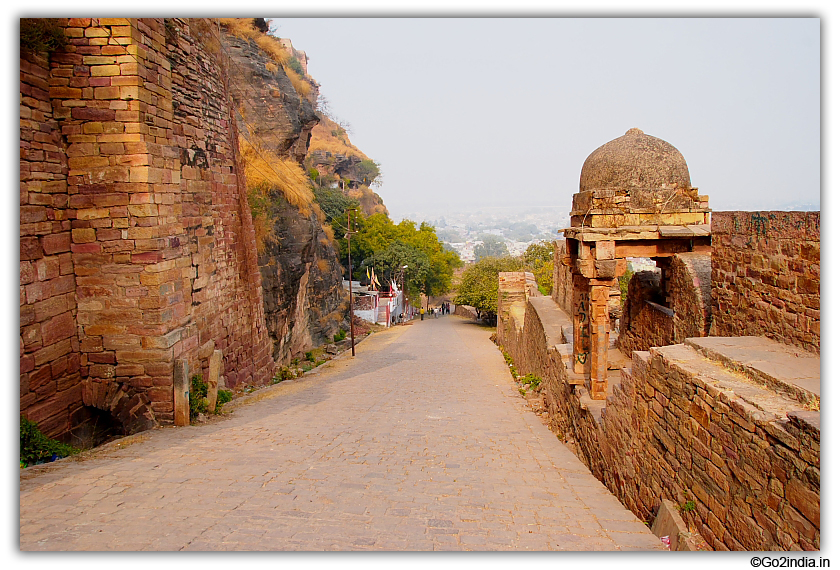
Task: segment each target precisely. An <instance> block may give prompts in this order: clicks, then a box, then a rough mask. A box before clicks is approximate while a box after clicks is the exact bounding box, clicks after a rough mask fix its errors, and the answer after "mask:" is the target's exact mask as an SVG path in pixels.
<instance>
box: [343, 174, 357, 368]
mask: <svg viewBox="0 0 840 570" xmlns="http://www.w3.org/2000/svg"><path fill="white" fill-rule="evenodd" d="M342 184H343V181H342ZM351 210H353V208H350V209H349V210H347V236H346V237H347V272H348V275H347V282H348V283H349V284H350V355H351V356H356V329H355V328H354V327H353V260H352V259H351V258H350V236H351V235H352V234H354V233H356V232H351V231H350V212H351Z"/></svg>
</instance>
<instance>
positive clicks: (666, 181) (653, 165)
mask: <svg viewBox="0 0 840 570" xmlns="http://www.w3.org/2000/svg"><path fill="white" fill-rule="evenodd" d="M708 212H709V207H708V197H706V196H699V195H698V193H697V188H694V187H692V186H691V177H690V176H689V173H688V165H687V164H686V161H685V158H684V157H683V155H682V154H681V153H680V151H678V150H677V149H676V148H675V147H674V146H673V145H671V144H670V143H668V142H666V141H664V140H662V139H658V138H656V137H652V136H650V135H646V134H645V133H644V132H642V130H641V129H635V128H634V129H630V130H629V131H627V132H626V133H625V134H624V136H621V137H618V138H617V139H614V140H611V141H610V142H608V143H606V144H605V145H602V146H601V147H599V148H597V149H596V150H595V151H594V152H592V154H590V155H589V157H588V158H587V159H586V161H585V162H584V163H583V168H581V172H580V189H579V191H578V193H577V194H575V195H574V197H573V200H572V212H571V216H572V226H577V227H606V228H615V227H621V226H639V225H652V224H655V225H685V224H703V223H706V222H708V219H707V216H706V213H708Z"/></svg>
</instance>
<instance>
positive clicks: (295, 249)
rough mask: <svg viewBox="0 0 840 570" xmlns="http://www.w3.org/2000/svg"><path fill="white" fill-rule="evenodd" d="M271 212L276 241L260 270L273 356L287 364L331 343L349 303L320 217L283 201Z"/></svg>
mask: <svg viewBox="0 0 840 570" xmlns="http://www.w3.org/2000/svg"><path fill="white" fill-rule="evenodd" d="M272 214H273V216H274V218H275V220H276V223H275V227H274V231H275V235H276V240H270V241H269V242H268V243H267V244H266V248H265V252H264V253H262V254H261V255H260V256H259V266H260V273H261V274H262V281H263V298H264V299H265V318H266V326H267V327H268V330H269V334H270V335H271V337H272V339H273V341H274V352H273V356H274V359H275V360H276V361H277V362H279V363H282V364H288V363H289V361H290V360H291V359H292V358H300V357H302V356H303V354H304V353H305V352H306V351H307V350H309V349H310V348H312V347H313V346H317V345H320V344H323V343H324V342H327V341H329V340H331V338H332V336H333V335H334V334H336V333H337V332H338V330H339V328H340V327H341V325H342V323H343V322H344V320H345V317H344V311H345V309H346V308H347V300H346V298H345V295H344V294H343V290H342V288H341V278H342V277H341V266H340V265H339V263H338V258H337V257H336V253H335V249H334V248H333V246H332V243H331V242H330V240H329V239H328V238H327V236H326V235H325V234H324V230H323V229H322V228H321V224H320V223H319V222H318V219H317V217H316V215H315V214H314V213H313V214H311V215H310V216H309V217H306V216H303V215H301V213H300V212H299V211H298V209H297V208H295V207H293V206H291V205H289V204H288V203H287V202H285V201H283V200H277V201H276V203H275V207H274V210H273V212H272ZM344 328H345V329H347V328H349V323H347V324H345V325H344Z"/></svg>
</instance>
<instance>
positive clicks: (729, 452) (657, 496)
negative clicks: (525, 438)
mask: <svg viewBox="0 0 840 570" xmlns="http://www.w3.org/2000/svg"><path fill="white" fill-rule="evenodd" d="M716 215H717V214H716ZM738 215H741V216H743V217H744V218H745V219H751V214H749V213H739V214H738ZM800 215H801V216H803V217H804V218H807V217H808V216H810V214H800ZM742 219H743V218H742ZM817 247H818V245H817ZM717 251H718V248H715V252H717ZM728 256H729V253H725V254H724V259H729V257H728ZM712 267H713V268H714V267H715V265H714V262H712ZM697 271H698V270H697V268H694V270H692V271H688V270H686V272H685V275H684V276H683V277H681V278H680V279H679V281H680V282H685V284H686V285H687V284H689V283H690V284H691V289H692V295H688V294H687V293H686V294H685V299H684V302H685V303H688V306H692V307H694V309H695V310H694V313H696V314H695V315H694V316H695V317H696V318H694V319H693V320H691V321H690V323H689V324H688V325H686V326H689V325H690V326H689V328H697V327H700V325H701V323H705V322H708V318H707V314H708V310H706V312H705V313H704V311H703V309H702V307H704V306H705V307H708V300H704V298H703V295H702V294H701V295H699V296H698V295H697V294H695V293H696V291H695V289H696V287H695V285H696V284H695V283H694V280H695V278H699V279H701V280H702V275H700V276H698V274H697ZM699 271H700V273H701V274H702V273H703V270H702V268H701V269H700V270H699ZM691 275H693V277H692V278H691V279H688V278H687V276H691ZM753 279H755V278H753ZM517 283H523V284H524V280H522V279H520V280H517V279H514V278H512V276H505V280H504V286H505V288H506V289H508V290H507V291H506V298H507V299H509V300H511V301H512V302H509V303H507V305H508V308H507V310H505V311H502V310H501V308H500V312H499V323H498V330H497V341H498V343H499V344H500V346H501V348H503V350H505V351H506V352H507V353H508V354H510V355H511V356H512V357H513V359H514V362H515V365H516V367H517V369H518V371H519V373H520V374H526V373H529V372H532V373H534V374H536V375H538V376H540V377H541V378H542V379H543V382H542V395H543V398H544V401H545V404H546V408H547V409H548V411H549V416H548V423H549V425H550V427H551V428H552V429H553V430H554V431H555V432H556V433H558V435H559V436H560V437H562V438H563V439H564V440H565V441H567V442H569V443H570V444H572V446H573V447H574V449H575V451H576V452H577V454H578V455H579V457H581V459H582V460H583V461H584V462H585V463H586V464H587V466H588V467H589V468H590V469H591V471H592V472H593V474H595V476H596V477H598V478H599V479H600V480H601V481H603V482H604V484H605V485H606V486H607V487H608V488H609V489H610V490H611V491H612V492H613V493H614V494H615V495H616V496H617V497H618V498H619V499H620V500H621V501H622V502H623V503H624V505H625V506H627V507H628V508H629V509H630V510H632V511H633V512H634V513H635V514H636V515H637V516H639V517H640V518H642V519H643V520H648V521H652V520H653V517H654V515H655V513H656V509H657V508H658V507H659V505H660V503H661V501H662V500H663V499H667V500H670V501H674V502H675V503H677V504H678V505H682V506H683V511H682V512H683V516H684V518H685V519H686V520H687V521H689V522H691V523H692V525H693V527H694V528H695V529H697V531H698V532H699V533H700V534H701V536H702V537H703V539H704V540H705V541H706V542H707V543H708V544H709V545H710V546H712V547H713V548H715V549H718V550H726V549H729V550H745V549H746V550H777V549H784V550H799V549H803V550H814V549H819V548H820V507H819V505H820V451H819V450H820V421H819V415H820V414H819V411H814V410H813V409H812V407H811V403H810V402H804V403H803V402H802V401H798V400H796V399H795V398H791V397H790V395H789V394H785V393H777V392H776V391H775V390H773V389H772V388H768V387H767V386H766V384H765V383H763V382H762V379H760V378H759V379H758V381H755V380H753V379H751V378H749V377H746V376H745V375H744V374H743V369H742V368H741V367H739V366H735V367H734V368H728V367H727V366H725V365H722V364H720V363H715V362H712V361H710V360H709V359H708V358H707V353H706V352H703V351H701V350H699V349H697V347H695V346H694V345H693V344H692V343H695V341H693V340H692V339H681V340H684V341H685V343H683V344H673V345H672V346H664V347H659V348H650V349H649V350H645V351H636V352H633V353H632V366H631V367H629V368H625V369H622V370H621V371H618V372H619V373H620V374H619V376H618V377H617V378H616V379H614V380H611V381H610V386H611V390H610V393H609V395H608V398H607V400H606V401H596V400H592V399H591V398H590V397H589V395H588V393H587V391H586V389H585V388H584V387H583V386H582V385H579V383H578V381H576V380H575V378H574V375H573V374H572V373H571V355H572V352H573V351H572V347H571V340H572V339H571V338H568V337H570V336H571V335H570V334H565V333H566V332H567V331H568V332H569V333H570V326H571V319H570V318H569V316H568V315H567V314H566V313H565V312H564V311H562V310H561V308H560V307H559V306H558V305H557V303H554V302H549V303H546V302H544V299H541V298H538V297H536V296H526V295H523V294H522V293H524V291H523V292H522V293H519V294H517V292H516V291H513V290H510V289H512V288H513V286H514V285H515V284H517ZM729 283H730V284H731V283H732V281H730V282H729ZM675 286H676V284H675ZM716 286H717V287H720V285H719V284H717V285H716V284H715V283H714V273H712V291H713V292H714V290H715V287H716ZM674 292H676V291H674ZM742 318H744V317H743V316H742ZM673 323H674V321H673V319H672V321H671V328H670V329H669V330H670V334H671V335H673V334H674V326H673ZM756 330H758V329H756ZM560 331H563V332H560ZM749 332H752V331H749ZM740 334H746V332H742V333H740ZM752 334H756V333H755V332H752ZM697 340H698V341H700V340H706V339H697ZM708 340H710V341H712V340H714V339H708ZM695 344H696V343H695ZM774 350H776V351H777V350H778V349H774ZM803 354H804V353H803Z"/></svg>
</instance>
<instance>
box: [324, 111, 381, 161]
mask: <svg viewBox="0 0 840 570" xmlns="http://www.w3.org/2000/svg"><path fill="white" fill-rule="evenodd" d="M319 116H320V118H321V121H320V122H319V123H318V124H317V125H315V127H314V128H313V129H312V139H311V140H310V141H309V152H310V154H311V153H312V152H313V151H316V150H322V151H324V152H331V153H332V154H341V155H344V156H357V157H359V158H361V159H362V160H370V159H369V158H368V157H367V155H366V154H365V153H363V152H362V151H360V150H359V149H358V148H356V147H355V146H353V143H351V142H350V140H349V139H348V138H347V131H345V130H344V129H343V128H342V127H341V126H340V125H338V124H337V123H336V122H335V121H333V120H332V119H330V118H329V117H327V116H325V115H323V114H319Z"/></svg>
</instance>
